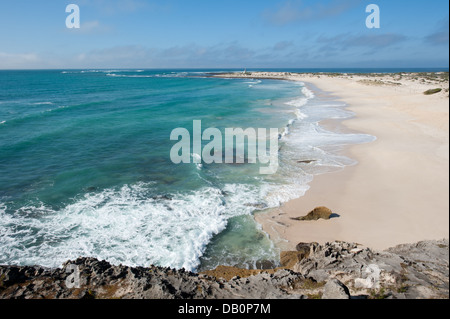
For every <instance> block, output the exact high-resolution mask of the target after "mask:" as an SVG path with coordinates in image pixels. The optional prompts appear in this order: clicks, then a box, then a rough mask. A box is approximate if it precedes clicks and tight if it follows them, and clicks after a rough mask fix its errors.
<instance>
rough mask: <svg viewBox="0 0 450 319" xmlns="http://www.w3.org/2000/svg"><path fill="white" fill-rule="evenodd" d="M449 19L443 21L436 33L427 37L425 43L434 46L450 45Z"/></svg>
mask: <svg viewBox="0 0 450 319" xmlns="http://www.w3.org/2000/svg"><path fill="white" fill-rule="evenodd" d="M448 30H449V19H448V17H447V19H445V20H442V21H441V22H440V23H439V26H438V28H437V29H436V31H435V32H433V33H431V34H429V35H428V36H426V37H425V42H426V43H428V44H432V45H447V46H448V44H449V34H448V33H449V32H448Z"/></svg>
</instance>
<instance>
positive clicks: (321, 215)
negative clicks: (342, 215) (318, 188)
mask: <svg viewBox="0 0 450 319" xmlns="http://www.w3.org/2000/svg"><path fill="white" fill-rule="evenodd" d="M332 215H333V212H332V211H331V209H328V208H326V207H317V208H315V209H314V210H313V211H311V212H310V213H309V214H308V215H306V216H303V217H298V218H293V219H294V220H300V221H306V220H319V219H326V220H328V219H330V218H331V216H332Z"/></svg>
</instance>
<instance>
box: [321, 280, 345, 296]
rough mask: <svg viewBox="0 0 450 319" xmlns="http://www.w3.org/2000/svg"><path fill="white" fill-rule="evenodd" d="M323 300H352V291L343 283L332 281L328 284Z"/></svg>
mask: <svg viewBox="0 0 450 319" xmlns="http://www.w3.org/2000/svg"><path fill="white" fill-rule="evenodd" d="M322 299H350V291H349V290H348V288H347V287H346V286H345V285H344V284H343V283H342V282H340V281H339V280H337V279H332V280H330V281H328V282H327V283H326V285H325V287H324V291H323V296H322Z"/></svg>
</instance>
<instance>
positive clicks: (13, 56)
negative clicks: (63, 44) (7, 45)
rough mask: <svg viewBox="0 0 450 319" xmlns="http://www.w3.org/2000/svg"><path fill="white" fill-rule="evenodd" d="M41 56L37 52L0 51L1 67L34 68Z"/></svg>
mask: <svg viewBox="0 0 450 319" xmlns="http://www.w3.org/2000/svg"><path fill="white" fill-rule="evenodd" d="M39 62H40V58H39V56H38V55H37V54H36V53H8V52H0V69H15V68H17V69H23V68H34V67H35V65H36V64H37V63H39Z"/></svg>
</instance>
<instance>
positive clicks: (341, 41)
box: [317, 33, 407, 49]
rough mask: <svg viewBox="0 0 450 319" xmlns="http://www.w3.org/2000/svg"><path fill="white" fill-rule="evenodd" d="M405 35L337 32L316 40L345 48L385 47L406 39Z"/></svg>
mask: <svg viewBox="0 0 450 319" xmlns="http://www.w3.org/2000/svg"><path fill="white" fill-rule="evenodd" d="M406 40H407V37H406V36H404V35H402V34H397V33H383V34H364V35H354V34H339V35H336V36H333V37H325V36H321V37H319V38H318V39H317V42H319V43H324V44H326V45H328V46H334V47H338V48H340V49H346V48H350V47H367V48H378V49H382V48H386V47H389V46H392V45H395V44H399V43H401V42H403V41H406Z"/></svg>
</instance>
